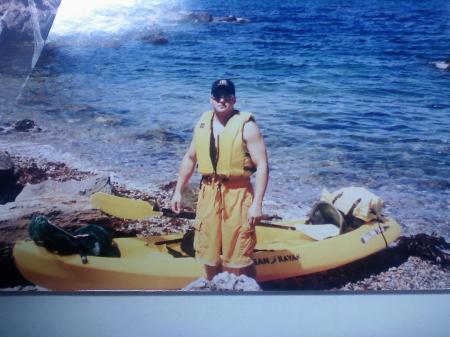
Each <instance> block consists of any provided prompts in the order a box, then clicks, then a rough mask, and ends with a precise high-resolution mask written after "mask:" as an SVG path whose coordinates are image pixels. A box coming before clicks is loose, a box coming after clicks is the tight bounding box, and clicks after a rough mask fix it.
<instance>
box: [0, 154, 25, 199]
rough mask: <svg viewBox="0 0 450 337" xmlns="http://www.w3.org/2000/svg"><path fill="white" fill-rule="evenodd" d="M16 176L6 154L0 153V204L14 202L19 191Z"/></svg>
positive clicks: (19, 187)
mask: <svg viewBox="0 0 450 337" xmlns="http://www.w3.org/2000/svg"><path fill="white" fill-rule="evenodd" d="M17 179H18V176H17V174H16V173H15V168H14V164H13V162H12V160H11V157H10V156H9V154H8V153H7V152H3V151H0V186H1V189H0V204H5V203H7V202H11V201H14V199H15V198H16V196H17V195H18V194H19V192H20V190H21V186H20V185H19V184H17Z"/></svg>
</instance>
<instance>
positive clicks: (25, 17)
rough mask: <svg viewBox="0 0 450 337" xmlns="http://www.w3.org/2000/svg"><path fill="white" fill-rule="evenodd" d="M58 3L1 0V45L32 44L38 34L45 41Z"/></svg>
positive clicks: (54, 1)
mask: <svg viewBox="0 0 450 337" xmlns="http://www.w3.org/2000/svg"><path fill="white" fill-rule="evenodd" d="M60 2H61V0H1V2H0V25H1V30H0V43H1V45H2V46H4V45H16V44H18V43H22V42H33V41H34V40H35V35H36V34H40V36H41V37H42V39H44V40H45V39H46V38H47V36H48V33H49V31H50V28H51V25H52V23H53V19H54V18H55V15H56V11H57V9H58V7H59V4H60ZM36 30H38V31H36Z"/></svg>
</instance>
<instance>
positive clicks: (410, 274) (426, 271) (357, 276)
mask: <svg viewBox="0 0 450 337" xmlns="http://www.w3.org/2000/svg"><path fill="white" fill-rule="evenodd" d="M12 160H13V162H14V164H15V166H16V168H18V170H19V171H20V172H21V175H20V179H19V181H20V183H21V184H36V183H39V182H42V181H44V180H56V181H68V180H82V179H83V178H86V177H89V176H92V175H94V174H95V173H94V172H87V171H79V170H77V169H73V168H71V166H70V164H66V163H61V162H52V161H49V160H47V159H45V158H29V157H19V156H12ZM112 185H113V186H114V193H115V194H117V195H121V196H128V197H132V198H136V199H146V200H157V202H158V203H159V205H160V206H167V205H168V202H169V200H170V196H171V192H172V189H173V186H174V184H173V182H168V183H167V184H164V185H162V186H161V187H160V191H159V193H158V194H155V195H149V194H148V193H145V192H143V191H139V190H133V189H128V188H127V187H126V186H124V185H123V184H120V183H118V182H112ZM188 193H191V195H190V196H188V199H189V200H188V203H191V205H192V206H191V209H192V207H193V206H194V203H195V194H196V192H195V189H192V190H191V191H189V192H188ZM188 207H189V206H188ZM4 224H5V222H0V232H3V233H2V238H3V242H2V246H3V247H1V250H2V251H3V252H4V254H3V259H5V258H6V256H5V254H6V255H7V251H8V247H9V249H10V247H11V245H12V244H13V243H14V241H15V240H18V239H24V238H26V237H27V232H26V231H24V228H23V226H22V228H16V231H14V230H11V228H8V229H6V228H5V226H4ZM2 225H3V226H2ZM107 226H109V227H111V226H113V227H114V229H115V230H114V233H115V234H114V236H115V237H120V236H123V235H138V236H151V235H158V234H169V233H185V232H186V231H187V230H188V229H189V228H190V227H191V226H192V222H191V221H189V220H181V219H170V220H168V219H160V220H153V221H143V222H136V221H120V222H117V220H116V222H113V223H110V224H108V225H107ZM5 230H7V231H6V232H5ZM14 232H15V234H14ZM8 236H9V238H10V239H9V240H8ZM403 239H404V237H403ZM401 240H402V238H401V239H400V241H401ZM398 247H399V243H398V242H397V243H396V244H393V245H392V247H390V248H389V249H386V250H384V251H381V252H379V253H377V254H375V255H373V256H370V257H368V258H366V259H363V260H360V261H357V262H354V263H352V264H350V265H347V266H344V267H341V268H338V269H335V270H330V271H327V272H322V273H318V274H314V275H309V276H302V277H296V278H291V279H286V280H280V281H270V282H264V283H261V284H260V287H261V289H262V290H263V291H339V292H340V291H356V292H366V291H400V292H401V291H424V290H425V291H427V290H428V291H439V290H448V289H449V288H450V269H449V267H448V261H447V263H443V262H445V261H436V260H434V261H433V260H432V259H431V258H430V256H426V255H423V256H414V255H409V253H405V252H404V251H402V250H401V249H399V248H398ZM11 282H12V284H10V285H9V286H4V287H3V288H2V290H4V291H45V290H46V289H44V288H42V287H39V286H35V285H30V284H27V282H26V281H24V280H23V279H20V278H18V279H17V280H16V281H15V282H16V283H17V284H14V281H11Z"/></svg>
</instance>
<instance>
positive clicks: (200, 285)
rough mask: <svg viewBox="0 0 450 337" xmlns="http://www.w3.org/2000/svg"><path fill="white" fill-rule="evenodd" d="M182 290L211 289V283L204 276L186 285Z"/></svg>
mask: <svg viewBox="0 0 450 337" xmlns="http://www.w3.org/2000/svg"><path fill="white" fill-rule="evenodd" d="M181 290H182V291H211V283H210V282H209V281H208V280H207V279H205V278H203V277H202V278H199V279H197V280H195V281H193V282H191V283H189V284H188V285H187V286H186V287H184V288H183V289H181Z"/></svg>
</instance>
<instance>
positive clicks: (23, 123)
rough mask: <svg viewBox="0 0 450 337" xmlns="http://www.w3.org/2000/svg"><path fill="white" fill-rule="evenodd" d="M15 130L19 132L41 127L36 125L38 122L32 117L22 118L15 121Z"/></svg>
mask: <svg viewBox="0 0 450 337" xmlns="http://www.w3.org/2000/svg"><path fill="white" fill-rule="evenodd" d="M14 130H15V131H18V132H28V131H31V130H34V131H41V129H40V128H38V127H37V126H36V123H35V122H34V121H32V120H31V119H22V120H20V121H17V122H15V123H14Z"/></svg>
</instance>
